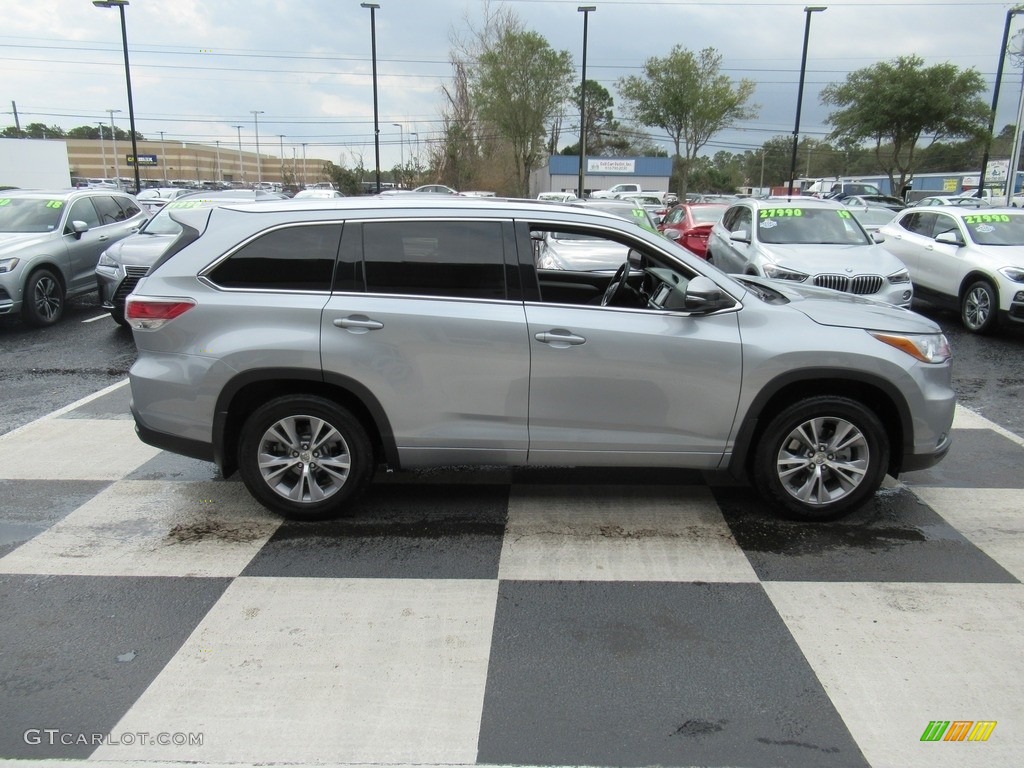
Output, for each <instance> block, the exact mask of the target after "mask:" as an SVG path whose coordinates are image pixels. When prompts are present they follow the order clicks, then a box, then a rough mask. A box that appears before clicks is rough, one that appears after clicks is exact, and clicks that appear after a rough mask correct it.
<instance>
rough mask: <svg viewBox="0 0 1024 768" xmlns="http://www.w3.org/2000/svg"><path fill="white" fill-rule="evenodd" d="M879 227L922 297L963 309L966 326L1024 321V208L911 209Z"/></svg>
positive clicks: (975, 328)
mask: <svg viewBox="0 0 1024 768" xmlns="http://www.w3.org/2000/svg"><path fill="white" fill-rule="evenodd" d="M879 232H880V233H881V234H882V235H884V236H885V247H886V248H887V249H888V250H889V251H891V252H892V253H894V254H895V255H896V256H898V257H899V258H900V260H901V261H903V263H904V264H906V265H907V268H908V269H909V270H910V274H911V276H912V277H913V279H914V285H915V286H916V287H917V291H918V295H919V296H920V298H923V299H927V300H928V301H930V302H933V303H936V304H939V305H940V306H946V307H949V308H951V309H955V310H957V311H959V312H960V319H961V321H962V322H963V324H964V327H965V328H967V330H969V331H972V332H974V333H988V332H989V331H992V330H994V329H995V328H996V326H997V325H998V323H999V322H1000V321H1004V322H1007V323H1024V211H1019V210H1017V209H1015V208H1003V209H999V208H987V209H982V210H977V209H970V208H960V207H958V206H942V207H933V208H911V209H909V210H907V211H904V212H903V213H902V214H900V215H899V216H897V217H896V218H895V219H894V220H893V221H892V222H891V223H889V224H887V225H885V226H884V227H882V228H881V229H880V230H879Z"/></svg>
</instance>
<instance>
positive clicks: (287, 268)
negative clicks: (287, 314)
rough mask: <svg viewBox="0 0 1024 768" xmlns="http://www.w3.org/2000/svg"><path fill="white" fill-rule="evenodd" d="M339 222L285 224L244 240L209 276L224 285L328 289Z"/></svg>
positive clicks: (336, 247)
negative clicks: (300, 224) (245, 241)
mask: <svg viewBox="0 0 1024 768" xmlns="http://www.w3.org/2000/svg"><path fill="white" fill-rule="evenodd" d="M340 240H341V225H340V224H318V225H315V226H299V227H286V228H284V229H275V230H273V231H272V232H267V233H266V234H264V235H261V236H260V237H257V238H256V239H255V240H253V241H251V242H249V243H246V244H245V245H244V246H242V247H241V248H240V249H238V250H237V251H235V253H233V254H232V255H231V256H230V257H229V258H228V259H227V261H225V262H224V263H222V264H221V265H219V266H218V267H217V268H216V269H214V270H213V271H212V272H211V273H210V275H209V277H210V279H211V280H212V281H213V282H215V283H216V284H217V285H221V286H224V287H225V288H264V289H273V290H281V291H328V290H330V286H331V274H332V272H333V271H334V260H335V258H336V256H337V254H338V243H339V241H340Z"/></svg>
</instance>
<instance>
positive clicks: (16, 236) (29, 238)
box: [0, 232, 54, 256]
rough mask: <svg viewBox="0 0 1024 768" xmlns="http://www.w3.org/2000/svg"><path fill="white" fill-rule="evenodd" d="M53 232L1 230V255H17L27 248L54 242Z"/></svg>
mask: <svg viewBox="0 0 1024 768" xmlns="http://www.w3.org/2000/svg"><path fill="white" fill-rule="evenodd" d="M53 241H54V233H53V232H0V256H17V255H19V253H20V252H21V251H22V250H23V249H25V248H33V247H37V246H42V245H47V244H52V243H53Z"/></svg>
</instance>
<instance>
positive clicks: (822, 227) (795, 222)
mask: <svg viewBox="0 0 1024 768" xmlns="http://www.w3.org/2000/svg"><path fill="white" fill-rule="evenodd" d="M757 239H758V240H760V241H761V242H762V243H774V244H777V245H870V244H871V239H870V238H869V237H868V236H867V234H866V233H865V232H864V230H863V229H862V228H861V226H860V224H858V223H857V220H856V219H855V218H854V217H853V214H852V213H851V212H850V211H848V210H845V209H841V210H837V209H834V208H799V207H787V208H762V209H761V210H760V212H759V214H758V222H757Z"/></svg>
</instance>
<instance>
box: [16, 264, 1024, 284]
mask: <svg viewBox="0 0 1024 768" xmlns="http://www.w3.org/2000/svg"><path fill="white" fill-rule="evenodd" d="M2 271H3V270H2V269H0V272H2ZM999 273H1000V274H1001V275H1002V276H1003V277H1005V278H1006V279H1007V280H1009V281H1011V282H1014V283H1024V269H1021V268H1020V267H1003V268H1002V269H1000V270H999Z"/></svg>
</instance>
